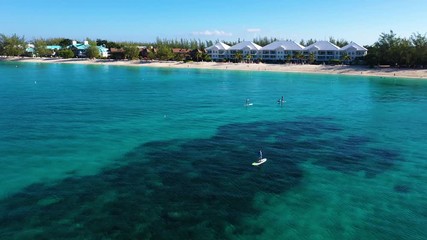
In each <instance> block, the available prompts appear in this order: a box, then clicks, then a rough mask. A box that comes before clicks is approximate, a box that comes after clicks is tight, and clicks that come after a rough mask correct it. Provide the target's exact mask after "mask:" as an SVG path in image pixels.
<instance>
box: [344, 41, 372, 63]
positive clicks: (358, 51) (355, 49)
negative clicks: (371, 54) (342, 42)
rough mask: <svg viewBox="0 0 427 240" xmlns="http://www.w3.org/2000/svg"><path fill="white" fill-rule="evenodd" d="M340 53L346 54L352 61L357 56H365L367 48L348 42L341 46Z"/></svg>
mask: <svg viewBox="0 0 427 240" xmlns="http://www.w3.org/2000/svg"><path fill="white" fill-rule="evenodd" d="M341 54H342V55H344V54H347V55H348V56H350V58H351V60H352V61H353V60H354V59H355V58H357V57H364V56H366V54H368V49H366V48H364V47H362V46H360V45H359V44H357V43H355V42H350V43H349V44H347V45H346V46H344V47H342V48H341Z"/></svg>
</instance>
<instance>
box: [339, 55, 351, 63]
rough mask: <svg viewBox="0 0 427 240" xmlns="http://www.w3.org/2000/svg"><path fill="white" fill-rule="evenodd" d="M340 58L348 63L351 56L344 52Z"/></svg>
mask: <svg viewBox="0 0 427 240" xmlns="http://www.w3.org/2000/svg"><path fill="white" fill-rule="evenodd" d="M341 59H342V60H343V61H344V63H345V64H349V63H350V61H351V57H350V55H348V53H344V55H342V57H341Z"/></svg>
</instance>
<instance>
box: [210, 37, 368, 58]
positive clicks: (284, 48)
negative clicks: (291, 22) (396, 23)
mask: <svg viewBox="0 0 427 240" xmlns="http://www.w3.org/2000/svg"><path fill="white" fill-rule="evenodd" d="M206 51H207V54H208V55H209V56H210V57H211V58H212V60H213V61H223V60H236V54H237V53H240V54H241V56H242V59H243V60H245V59H248V57H247V56H248V55H250V59H251V60H265V61H272V62H275V61H296V60H301V59H297V56H298V55H300V56H304V59H305V60H308V59H309V57H310V56H314V60H315V61H317V62H328V61H331V60H341V58H342V57H343V56H345V55H348V56H350V58H351V61H353V60H354V59H356V58H357V57H363V56H366V54H367V53H368V50H367V49H366V48H364V47H362V46H360V45H358V44H356V43H354V42H350V43H349V44H348V45H346V46H344V47H342V48H340V47H338V46H336V45H335V44H332V43H330V42H328V41H317V42H315V43H313V44H311V45H309V46H307V47H305V46H302V45H301V44H298V43H296V42H294V41H276V42H273V43H270V44H268V45H266V46H264V47H261V46H259V45H257V44H255V43H253V42H250V41H245V42H241V43H238V44H236V45H234V46H231V47H230V46H228V45H227V44H224V43H221V42H219V43H217V44H215V45H213V46H210V47H208V48H206Z"/></svg>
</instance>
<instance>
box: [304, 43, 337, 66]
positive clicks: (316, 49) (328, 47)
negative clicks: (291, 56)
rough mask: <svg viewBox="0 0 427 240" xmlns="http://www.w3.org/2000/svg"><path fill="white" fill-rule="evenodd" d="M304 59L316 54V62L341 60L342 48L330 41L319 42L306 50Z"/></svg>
mask: <svg viewBox="0 0 427 240" xmlns="http://www.w3.org/2000/svg"><path fill="white" fill-rule="evenodd" d="M303 54H304V57H306V58H307V57H309V56H310V54H314V57H315V59H316V61H318V62H327V61H330V60H333V59H340V48H339V47H338V46H337V45H335V44H332V43H330V42H328V41H318V42H315V43H313V44H311V45H309V46H307V47H305V48H304V52H303Z"/></svg>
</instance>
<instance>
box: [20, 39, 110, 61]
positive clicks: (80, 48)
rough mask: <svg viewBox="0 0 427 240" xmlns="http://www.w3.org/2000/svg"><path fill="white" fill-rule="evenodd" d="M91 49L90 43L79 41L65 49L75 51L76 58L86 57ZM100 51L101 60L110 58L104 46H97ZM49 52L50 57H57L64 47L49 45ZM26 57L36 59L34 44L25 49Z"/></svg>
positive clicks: (47, 47)
mask: <svg viewBox="0 0 427 240" xmlns="http://www.w3.org/2000/svg"><path fill="white" fill-rule="evenodd" d="M89 47H90V45H89V42H88V41H84V42H83V43H78V42H77V41H72V44H71V45H69V46H67V47H65V49H70V50H71V51H73V53H74V56H75V57H86V51H87V49H88V48H89ZM96 47H97V48H98V51H99V57H101V58H107V57H108V56H109V53H108V48H106V47H104V46H96ZM46 49H47V50H50V54H49V56H51V57H54V56H56V53H57V52H58V51H59V50H61V49H63V47H61V46H59V45H48V46H46ZM25 52H26V55H27V56H31V57H35V56H36V54H35V47H34V44H28V45H27V48H26V49H25Z"/></svg>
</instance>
